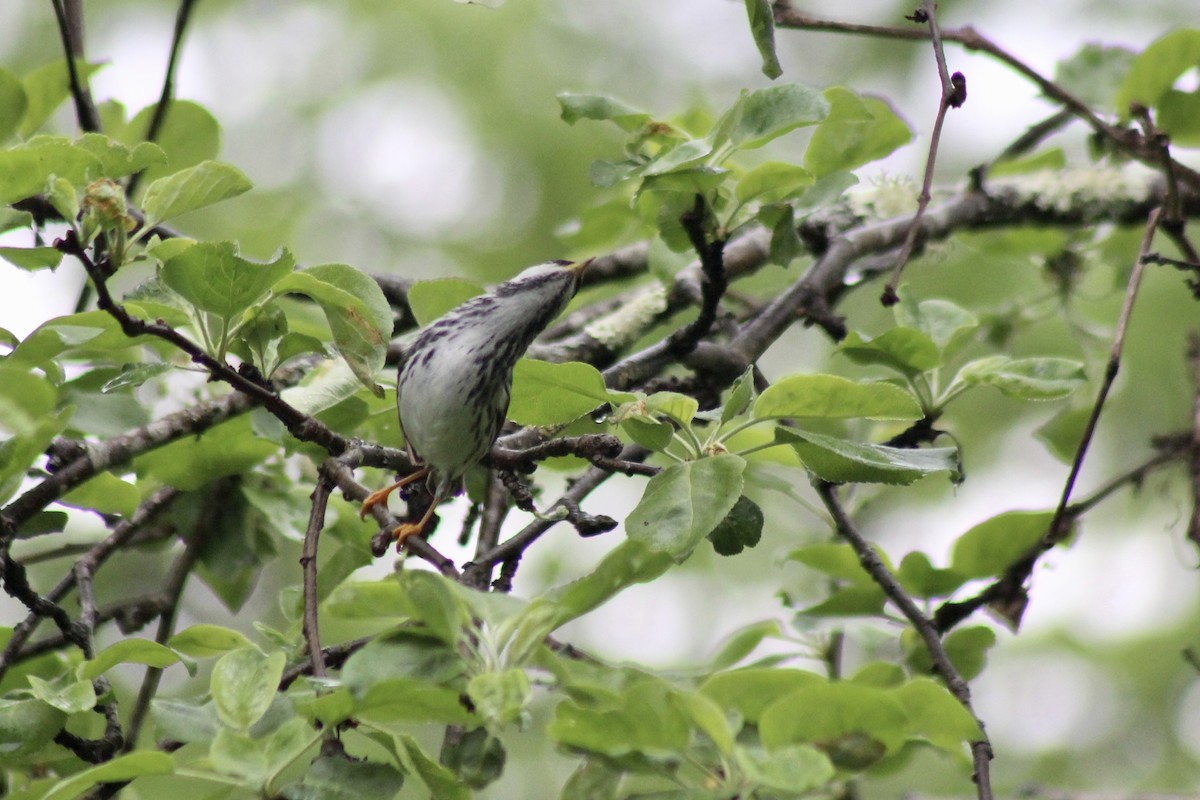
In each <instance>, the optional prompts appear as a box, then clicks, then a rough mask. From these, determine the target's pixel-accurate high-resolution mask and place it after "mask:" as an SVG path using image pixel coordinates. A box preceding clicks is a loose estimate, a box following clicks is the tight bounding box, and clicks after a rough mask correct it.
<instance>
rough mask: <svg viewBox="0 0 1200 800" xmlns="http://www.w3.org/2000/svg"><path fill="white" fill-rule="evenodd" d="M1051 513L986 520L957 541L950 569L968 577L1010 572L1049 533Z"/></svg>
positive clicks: (1008, 514) (1013, 514)
mask: <svg viewBox="0 0 1200 800" xmlns="http://www.w3.org/2000/svg"><path fill="white" fill-rule="evenodd" d="M1053 518H1054V514H1053V512H1050V511H1006V512H1005V513H1003V514H1000V515H998V516H995V517H992V518H991V519H988V520H985V521H983V522H981V523H979V524H978V525H976V526H975V527H973V528H971V529H970V530H969V531H967V532H966V533H964V534H963V535H962V536H960V537H958V539H957V540H956V541H955V542H954V549H953V550H952V551H951V554H950V568H951V569H952V570H954V571H955V572H958V573H961V574H963V575H965V576H967V577H968V578H990V577H992V576H994V575H999V574H1000V573H1001V572H1003V571H1004V570H1006V569H1008V567H1010V566H1011V565H1012V564H1013V563H1014V562H1015V561H1016V560H1017V559H1018V558H1020V557H1021V556H1023V555H1025V554H1026V553H1028V552H1029V551H1030V549H1031V548H1032V547H1033V546H1034V545H1035V544H1037V543H1038V542H1039V541H1041V539H1042V537H1043V536H1045V535H1046V532H1047V531H1048V530H1049V526H1050V520H1051V519H1053Z"/></svg>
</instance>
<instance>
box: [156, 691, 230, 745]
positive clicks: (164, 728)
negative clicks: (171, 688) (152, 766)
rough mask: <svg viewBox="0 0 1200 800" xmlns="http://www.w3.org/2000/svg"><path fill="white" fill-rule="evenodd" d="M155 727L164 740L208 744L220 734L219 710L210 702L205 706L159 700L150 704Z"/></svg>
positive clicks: (159, 698) (180, 701) (157, 698)
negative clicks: (218, 732)
mask: <svg viewBox="0 0 1200 800" xmlns="http://www.w3.org/2000/svg"><path fill="white" fill-rule="evenodd" d="M150 709H151V713H152V715H153V717H154V725H155V728H156V729H157V732H158V735H159V737H160V738H163V739H175V740H176V741H180V742H186V743H189V744H190V743H194V742H199V743H202V744H208V743H209V742H211V741H212V740H213V739H214V738H215V737H216V735H217V731H219V730H221V727H222V726H221V721H220V720H219V719H217V710H216V706H215V705H214V704H213V702H212V701H211V700H209V701H208V702H206V703H204V704H203V705H197V704H196V703H191V702H186V701H182V700H164V699H163V698H161V697H156V698H154V700H152V701H151V703H150Z"/></svg>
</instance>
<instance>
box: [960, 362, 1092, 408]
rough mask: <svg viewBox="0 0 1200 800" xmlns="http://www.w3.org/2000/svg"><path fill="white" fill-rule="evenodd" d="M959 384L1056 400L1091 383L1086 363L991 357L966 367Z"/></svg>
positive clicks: (1012, 394) (1021, 397) (1028, 398)
mask: <svg viewBox="0 0 1200 800" xmlns="http://www.w3.org/2000/svg"><path fill="white" fill-rule="evenodd" d="M955 380H956V381H962V382H964V383H967V384H971V385H976V386H995V387H996V388H997V389H999V390H1000V391H1001V392H1003V393H1004V394H1005V395H1007V396H1008V397H1014V398H1017V399H1018V400H1056V399H1058V398H1060V397H1066V396H1067V395H1069V394H1071V393H1072V392H1074V391H1075V390H1076V389H1078V388H1079V387H1080V386H1082V385H1083V384H1084V383H1086V382H1087V375H1086V373H1084V371H1083V364H1082V362H1079V361H1074V360H1072V359H1068V358H1017V359H1010V358H1008V357H1006V356H991V357H989V358H981V359H979V360H977V361H972V362H971V363H969V364H967V365H965V366H964V367H963V368H962V369H961V370H959V372H958V376H957V377H956V378H955Z"/></svg>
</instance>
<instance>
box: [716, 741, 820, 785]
mask: <svg viewBox="0 0 1200 800" xmlns="http://www.w3.org/2000/svg"><path fill="white" fill-rule="evenodd" d="M734 755H735V756H736V758H737V763H738V766H739V767H741V769H742V772H743V773H744V774H745V776H746V777H747V778H748V779H749V780H751V781H754V782H755V783H757V784H758V785H760V786H764V787H766V788H768V789H776V790H780V791H785V792H788V793H789V794H791V793H795V794H801V793H806V792H810V791H812V790H814V789H816V788H818V787H821V786H824V785H825V784H826V783H828V782H829V781H831V780H833V776H834V769H833V764H832V763H830V761H829V757H828V756H826V755H825V754H824V753H822V752H821V751H820V750H818V749H816V748H815V747H811V746H809V745H805V744H796V745H787V746H785V747H777V748H774V749H772V750H769V751H765V752H764V751H762V750H758V749H753V750H752V749H748V748H745V747H739V748H737V750H736V751H735V753H734Z"/></svg>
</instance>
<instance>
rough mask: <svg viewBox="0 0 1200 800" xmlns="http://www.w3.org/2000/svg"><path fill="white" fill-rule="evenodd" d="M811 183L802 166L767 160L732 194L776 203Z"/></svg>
mask: <svg viewBox="0 0 1200 800" xmlns="http://www.w3.org/2000/svg"><path fill="white" fill-rule="evenodd" d="M748 1H750V0H748ZM812 184H813V174H812V173H811V172H809V171H808V170H806V169H804V168H803V167H798V166H796V165H795V164H787V163H784V162H782V161H768V162H766V163H765V164H759V165H758V166H757V167H755V168H754V169H752V170H750V171H749V172H747V173H746V174H745V175H743V176H742V177H741V178H739V179H738V182H737V186H736V187H735V188H734V196H735V197H737V201H738V202H739V203H746V202H749V201H751V200H754V201H756V202H759V203H778V202H780V201H782V200H787V199H788V198H791V197H793V196H796V195H798V194H800V193H801V192H803V191H804V190H805V189H807V188H808V187H809V186H812Z"/></svg>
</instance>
